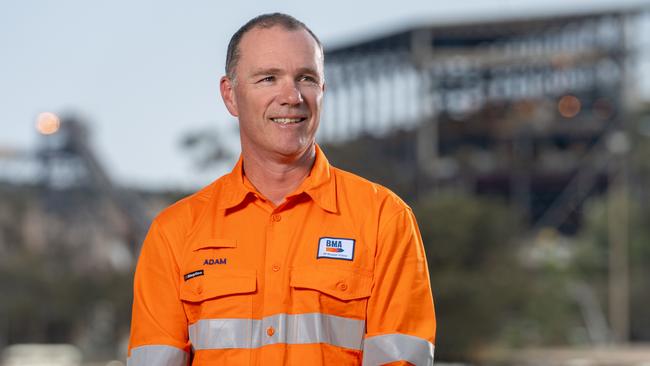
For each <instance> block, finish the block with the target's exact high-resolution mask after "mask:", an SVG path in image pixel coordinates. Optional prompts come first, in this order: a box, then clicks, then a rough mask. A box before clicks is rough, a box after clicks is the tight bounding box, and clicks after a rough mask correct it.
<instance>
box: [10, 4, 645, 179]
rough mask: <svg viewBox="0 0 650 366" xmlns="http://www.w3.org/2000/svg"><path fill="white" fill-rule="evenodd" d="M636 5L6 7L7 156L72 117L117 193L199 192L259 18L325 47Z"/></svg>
mask: <svg viewBox="0 0 650 366" xmlns="http://www.w3.org/2000/svg"><path fill="white" fill-rule="evenodd" d="M614 4H618V5H614ZM634 4H646V5H647V6H649V8H650V0H646V1H639V0H636V1H632V0H629V1H627V0H618V1H617V0H500V1H499V0H465V1H451V0H444V1H443V0H429V1H426V0H400V1H394V0H390V1H389V0H379V1H378V0H373V1H349V0H345V1H343V0H328V1H325V2H320V3H319V2H314V1H297V0H287V1H274V2H271V1H245V0H240V1H234V2H224V1H215V0H212V1H207V0H195V1H183V2H181V1H169V0H138V1H126V0H113V1H102V2H99V1H87V0H58V1H46V0H4V1H2V3H0V65H1V66H2V67H0V150H3V149H7V148H13V149H19V150H27V151H31V150H34V149H35V146H36V143H37V141H38V135H37V133H36V131H35V129H34V123H35V118H36V116H37V115H38V113H40V112H45V111H49V112H54V113H59V114H63V113H66V112H74V113H75V114H77V115H79V116H82V117H84V118H85V119H86V120H87V121H88V122H89V125H90V128H91V133H92V141H93V145H94V149H95V152H96V154H97V155H98V157H99V158H100V160H101V161H102V162H103V165H104V166H105V167H106V168H107V170H108V172H109V174H110V176H111V177H112V178H113V179H114V180H115V181H117V182H118V183H119V184H123V185H137V186H142V187H150V188H184V189H195V188H198V187H200V186H203V185H205V184H208V183H209V182H210V181H212V180H214V179H216V178H217V177H218V176H219V175H221V174H223V173H224V172H225V171H226V170H227V168H226V167H221V168H214V169H210V170H204V171H198V170H197V169H196V168H195V167H194V166H193V165H192V159H191V156H190V155H189V154H187V153H185V152H183V150H182V149H181V148H180V140H181V137H182V136H183V135H184V134H185V133H187V132H190V131H192V130H201V129H212V130H214V131H226V132H227V133H232V131H233V130H234V129H235V127H236V122H235V120H234V119H233V118H232V117H231V116H230V115H229V114H228V113H227V111H226V109H225V107H224V106H223V103H222V101H221V97H220V96H219V89H218V81H219V78H220V77H221V75H222V74H223V67H224V59H225V53H226V46H227V42H228V40H229V38H230V36H231V35H232V34H233V33H234V32H235V31H236V30H237V28H238V27H239V26H241V25H242V24H244V23H245V22H246V21H247V20H249V19H250V18H252V17H254V16H256V15H259V14H262V13H266V12H273V11H281V12H286V13H289V14H291V15H293V16H295V17H297V18H298V19H300V20H302V21H303V22H305V23H306V24H307V25H308V26H309V27H310V28H312V30H313V31H314V32H315V33H316V34H318V35H319V37H320V38H321V40H323V42H324V44H325V46H326V47H327V46H328V45H339V44H344V43H346V41H349V40H350V39H362V38H363V37H364V36H365V35H370V34H374V33H384V32H386V31H389V30H391V29H396V28H404V27H407V26H409V25H414V24H421V23H424V22H431V23H435V22H442V21H444V22H449V21H454V20H462V19H481V18H492V17H508V16H515V15H526V14H539V13H557V12H568V11H571V10H572V9H577V10H579V9H585V7H586V6H588V7H589V8H599V7H605V8H611V7H612V6H629V5H634ZM646 23H649V22H646ZM644 29H645V30H646V31H648V29H650V27H648V26H645V27H644ZM644 33H645V32H644ZM645 44H649V43H648V42H645ZM643 59H644V60H642V64H643V65H645V66H644V67H643V68H642V69H643V70H644V71H643V72H642V73H641V77H640V79H641V81H640V84H641V85H640V87H641V89H642V91H643V95H644V96H646V97H648V96H650V72H648V71H647V70H650V62H649V61H648V60H650V57H647V56H646V57H643ZM643 65H642V66H643ZM325 98H326V99H325V100H326V101H327V96H326V97H325ZM231 144H232V145H233V146H235V147H236V146H238V141H237V139H236V138H233V139H232V141H231Z"/></svg>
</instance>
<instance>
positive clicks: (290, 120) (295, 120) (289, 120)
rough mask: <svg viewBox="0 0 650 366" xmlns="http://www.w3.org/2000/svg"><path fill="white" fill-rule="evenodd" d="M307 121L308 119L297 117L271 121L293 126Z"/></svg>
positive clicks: (272, 119) (279, 118)
mask: <svg viewBox="0 0 650 366" xmlns="http://www.w3.org/2000/svg"><path fill="white" fill-rule="evenodd" d="M306 119H307V118H306V117H296V118H288V117H278V118H271V121H273V122H274V123H277V124H280V125H292V124H297V123H300V122H303V121H305V120H306Z"/></svg>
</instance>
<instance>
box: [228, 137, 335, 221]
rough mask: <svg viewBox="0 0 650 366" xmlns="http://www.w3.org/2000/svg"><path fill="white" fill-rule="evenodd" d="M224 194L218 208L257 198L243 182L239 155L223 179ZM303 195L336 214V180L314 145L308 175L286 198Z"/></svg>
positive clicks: (318, 148) (325, 160)
mask: <svg viewBox="0 0 650 366" xmlns="http://www.w3.org/2000/svg"><path fill="white" fill-rule="evenodd" d="M225 183H226V190H225V191H226V192H229V193H228V194H226V195H225V196H224V199H223V200H221V201H220V202H217V207H219V208H225V209H227V208H232V207H235V206H237V205H238V204H240V203H242V201H244V199H245V198H246V197H248V195H255V196H258V195H259V193H258V192H257V190H256V189H255V188H254V187H253V186H252V185H251V184H250V183H249V184H246V182H245V180H244V169H243V158H242V156H241V155H240V156H239V160H238V161H237V164H235V167H234V168H233V169H232V171H231V172H230V173H229V174H228V175H227V176H226V177H225ZM302 193H305V194H307V195H309V197H311V199H313V200H314V202H316V204H318V205H319V206H320V207H321V208H322V209H324V210H325V211H328V212H337V204H336V180H335V177H334V175H333V174H332V169H331V166H330V164H329V162H328V161H327V158H326V157H325V154H324V153H323V151H322V150H321V148H320V146H318V145H316V158H315V159H314V165H313V166H312V168H311V171H310V172H309V175H308V176H307V178H305V180H304V181H303V182H302V184H300V186H298V188H297V189H296V190H295V191H294V192H293V193H291V194H290V195H288V196H287V197H289V198H290V197H295V196H298V195H300V194H302Z"/></svg>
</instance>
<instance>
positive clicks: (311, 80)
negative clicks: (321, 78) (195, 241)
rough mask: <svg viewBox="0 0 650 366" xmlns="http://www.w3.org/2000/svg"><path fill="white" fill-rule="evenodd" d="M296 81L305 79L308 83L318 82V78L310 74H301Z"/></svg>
mask: <svg viewBox="0 0 650 366" xmlns="http://www.w3.org/2000/svg"><path fill="white" fill-rule="evenodd" d="M298 81H306V82H309V83H314V84H318V79H317V78H315V77H313V76H311V75H302V76H300V78H298Z"/></svg>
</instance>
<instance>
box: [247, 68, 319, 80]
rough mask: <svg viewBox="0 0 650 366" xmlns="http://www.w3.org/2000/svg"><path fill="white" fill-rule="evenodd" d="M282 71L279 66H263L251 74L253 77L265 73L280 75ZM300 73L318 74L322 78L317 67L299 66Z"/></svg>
mask: <svg viewBox="0 0 650 366" xmlns="http://www.w3.org/2000/svg"><path fill="white" fill-rule="evenodd" d="M281 73H282V70H281V69H279V68H277V67H271V68H263V69H257V70H255V71H254V72H253V74H251V77H252V78H256V77H259V76H263V75H279V74H281ZM298 74H301V75H302V74H309V75H316V76H318V77H319V79H320V75H319V74H318V72H317V71H316V70H315V69H313V68H311V67H301V68H299V69H298Z"/></svg>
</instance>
